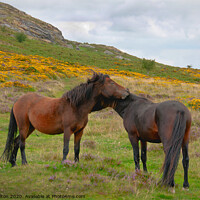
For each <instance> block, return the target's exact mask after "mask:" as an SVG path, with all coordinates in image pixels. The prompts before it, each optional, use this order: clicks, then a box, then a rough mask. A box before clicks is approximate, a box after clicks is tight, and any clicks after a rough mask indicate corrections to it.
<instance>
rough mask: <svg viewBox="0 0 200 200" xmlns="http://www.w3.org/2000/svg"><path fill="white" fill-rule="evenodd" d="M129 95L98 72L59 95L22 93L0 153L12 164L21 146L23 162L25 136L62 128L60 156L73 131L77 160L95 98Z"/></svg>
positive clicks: (67, 145)
mask: <svg viewBox="0 0 200 200" xmlns="http://www.w3.org/2000/svg"><path fill="white" fill-rule="evenodd" d="M128 95H129V92H128V90H127V89H125V88H123V87H122V86H120V85H118V84H117V83H115V82H114V81H113V80H112V79H110V78H109V76H108V75H103V74H97V73H94V75H93V77H92V78H91V79H88V81H87V82H86V83H82V84H80V85H79V86H77V87H75V88H74V89H72V90H70V91H68V92H66V93H65V94H63V96H62V97H61V98H49V97H44V96H41V95H38V94H36V93H28V94H25V95H23V96H22V97H20V98H19V99H18V100H17V101H16V102H15V104H14V106H13V108H12V110H11V114H10V124H9V131H8V137H7V142H6V146H5V150H4V152H3V155H2V156H3V158H4V159H5V160H6V161H9V162H10V163H11V164H12V166H15V165H16V156H17V151H18V149H19V147H20V150H21V157H22V164H26V163H27V161H26V155H25V140H26V139H27V138H28V136H29V135H30V134H31V133H32V132H33V131H34V130H35V129H36V130H38V131H40V132H42V133H45V134H49V135H55V134H61V133H63V132H64V148H63V160H65V159H66V156H67V154H68V152H69V141H70V136H71V135H72V134H73V133H74V152H75V161H79V151H80V140H81V137H82V134H83V129H84V128H85V126H86V124H87V122H88V114H89V113H90V112H91V111H92V108H93V107H94V105H95V104H96V102H97V101H98V98H101V99H104V98H106V99H110V98H112V99H124V98H126V97H127V96H128ZM105 102H106V100H105ZM17 127H18V128H19V135H18V136H17Z"/></svg>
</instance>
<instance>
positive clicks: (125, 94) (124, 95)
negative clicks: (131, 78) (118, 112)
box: [122, 88, 130, 99]
mask: <svg viewBox="0 0 200 200" xmlns="http://www.w3.org/2000/svg"><path fill="white" fill-rule="evenodd" d="M129 95H130V92H129V89H128V88H127V89H126V90H125V92H123V94H122V99H125V98H126V97H127V96H129Z"/></svg>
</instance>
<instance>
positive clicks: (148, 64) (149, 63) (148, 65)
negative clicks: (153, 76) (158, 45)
mask: <svg viewBox="0 0 200 200" xmlns="http://www.w3.org/2000/svg"><path fill="white" fill-rule="evenodd" d="M154 67H155V60H148V59H145V58H143V59H142V68H144V69H147V70H151V69H153V68H154Z"/></svg>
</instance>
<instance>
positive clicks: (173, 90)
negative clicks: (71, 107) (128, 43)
mask: <svg viewBox="0 0 200 200" xmlns="http://www.w3.org/2000/svg"><path fill="white" fill-rule="evenodd" d="M88 76H89V75H87V76H81V77H77V78H75V77H74V78H65V79H64V80H63V79H57V80H52V79H50V80H44V82H41V80H38V81H35V82H32V84H31V86H32V88H33V89H34V91H36V92H39V93H42V94H44V95H48V96H52V97H59V96H61V95H62V93H64V91H66V90H69V89H71V88H73V87H74V86H75V85H77V84H79V83H80V82H84V81H85V80H86V77H88ZM111 77H112V78H113V79H114V80H115V81H116V82H118V83H119V84H122V85H123V86H124V87H128V88H129V89H130V91H131V92H133V93H135V94H139V95H143V96H146V97H149V98H152V99H153V101H155V102H160V101H164V100H168V99H177V100H180V101H182V102H183V103H185V104H186V105H187V106H188V107H189V108H190V110H191V112H192V117H193V124H192V130H191V137H190V146H189V155H190V167H189V183H190V190H189V191H182V184H183V167H182V163H181V159H180V162H179V166H178V169H177V171H176V175H175V182H176V194H172V193H170V192H168V189H167V188H162V187H160V186H159V185H158V184H157V183H158V180H159V178H160V177H161V174H160V169H161V166H162V163H163V160H164V153H163V150H162V145H161V144H150V143H149V144H148V152H147V156H148V160H147V168H148V171H149V174H144V173H143V172H142V171H141V172H137V173H135V171H134V163H133V153H132V147H131V144H130V142H129V140H128V136H127V133H126V131H125V130H124V128H123V124H122V120H121V118H120V117H119V116H118V115H117V114H116V113H115V112H114V111H113V110H111V109H105V110H102V111H100V112H95V113H92V114H90V116H89V123H88V125H87V127H86V129H85V131H84V135H83V137H82V142H81V153H80V162H79V163H77V164H75V163H74V162H73V158H74V153H73V136H72V137H71V141H70V152H69V155H68V161H67V162H66V163H65V164H61V159H62V146H63V135H57V136H48V135H45V134H41V133H39V132H37V131H35V132H34V133H33V134H32V135H31V136H30V137H29V138H28V139H27V142H26V155H27V160H28V163H29V164H28V165H27V166H22V165H21V158H20V153H19V154H18V158H17V164H18V166H17V167H15V168H11V166H10V164H8V163H4V162H2V161H0V195H1V196H0V197H4V198H5V199H6V197H14V199H16V198H17V197H20V198H21V197H22V198H28V197H29V198H30V197H31V198H32V199H33V197H35V198H36V197H39V195H40V197H41V198H42V197H43V196H44V197H45V198H46V199H48V197H49V196H48V195H50V198H54V199H65V198H64V197H63V198H62V195H66V196H67V195H68V196H67V197H68V198H74V197H76V198H83V199H199V198H200V191H199V188H200V173H199V169H200V154H199V152H200V146H199V143H200V122H199V118H200V112H199V107H198V105H196V104H193V105H190V104H189V102H190V101H191V97H193V99H199V98H200V96H199V94H200V86H199V85H198V84H194V83H184V82H181V83H179V82H178V83H177V82H174V81H172V80H168V81H167V80H163V79H160V80H158V79H156V80H154V79H153V78H146V77H145V78H142V77H141V78H139V77H137V78H134V77H130V76H125V75H124V74H123V75H121V76H117V75H115V76H111ZM41 85H42V87H41ZM1 91H2V92H1V94H0V95H1V105H7V106H8V107H9V108H10V107H11V106H12V103H13V101H14V99H12V98H14V97H15V98H17V97H18V96H20V95H21V94H23V93H25V92H27V88H23V87H13V86H12V87H2V88H1ZM11 97H12V98H11ZM195 106H196V107H195ZM8 123H9V113H8V112H7V111H5V112H3V111H2V114H0V152H3V149H4V145H5V142H6V137H7V127H8ZM10 195H13V196H10ZM26 195H29V196H26ZM31 195H32V196H31ZM53 195H55V196H53ZM57 195H58V196H57ZM59 195H61V196H59Z"/></svg>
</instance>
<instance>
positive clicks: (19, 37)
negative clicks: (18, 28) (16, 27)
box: [15, 33, 26, 43]
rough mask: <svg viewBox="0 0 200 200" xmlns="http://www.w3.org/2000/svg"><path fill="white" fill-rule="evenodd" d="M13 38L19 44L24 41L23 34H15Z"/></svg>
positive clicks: (24, 36)
mask: <svg viewBox="0 0 200 200" xmlns="http://www.w3.org/2000/svg"><path fill="white" fill-rule="evenodd" d="M15 38H16V39H17V41H18V42H20V43H21V42H24V41H25V40H26V35H25V34H24V33H16V35H15Z"/></svg>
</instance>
